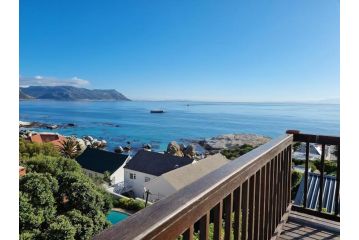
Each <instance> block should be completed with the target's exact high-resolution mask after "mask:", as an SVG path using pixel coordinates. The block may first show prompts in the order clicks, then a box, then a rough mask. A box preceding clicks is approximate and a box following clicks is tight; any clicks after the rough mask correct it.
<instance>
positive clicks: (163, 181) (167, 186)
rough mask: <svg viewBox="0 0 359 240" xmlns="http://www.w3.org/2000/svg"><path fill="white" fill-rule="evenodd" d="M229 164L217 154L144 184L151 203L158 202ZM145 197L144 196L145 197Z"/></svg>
mask: <svg viewBox="0 0 359 240" xmlns="http://www.w3.org/2000/svg"><path fill="white" fill-rule="evenodd" d="M228 162H230V161H229V160H227V158H226V157H224V156H223V155H222V154H220V153H218V154H215V155H212V156H209V157H207V158H205V159H202V160H200V161H195V162H193V163H192V164H188V165H186V166H184V167H181V168H178V169H175V170H172V171H170V172H167V173H165V174H162V175H161V176H159V177H157V178H155V179H153V180H151V181H149V182H146V183H145V184H144V186H145V189H146V191H147V193H146V194H148V200H149V201H151V202H156V201H159V200H161V199H163V198H165V197H167V196H169V195H172V194H173V193H175V192H177V191H178V190H180V189H182V188H184V187H185V186H187V185H189V184H191V183H193V182H195V181H196V180H198V179H200V178H201V177H203V176H205V175H207V174H209V173H210V172H212V171H214V170H216V169H218V168H220V167H222V166H223V165H225V164H227V163H228ZM145 197H146V196H145Z"/></svg>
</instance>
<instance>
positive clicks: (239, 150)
mask: <svg viewBox="0 0 359 240" xmlns="http://www.w3.org/2000/svg"><path fill="white" fill-rule="evenodd" d="M253 149H254V147H253V146H252V145H248V144H243V145H241V146H238V145H237V146H234V147H232V148H229V149H223V150H222V151H221V154H223V155H224V156H225V157H226V158H227V159H230V160H233V159H236V158H238V157H239V156H242V155H244V154H246V153H247V152H249V151H252V150H253Z"/></svg>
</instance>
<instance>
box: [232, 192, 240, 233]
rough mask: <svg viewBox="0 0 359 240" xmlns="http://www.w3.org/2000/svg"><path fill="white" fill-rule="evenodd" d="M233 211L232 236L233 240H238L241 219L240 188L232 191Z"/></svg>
mask: <svg viewBox="0 0 359 240" xmlns="http://www.w3.org/2000/svg"><path fill="white" fill-rule="evenodd" d="M233 194H234V197H233V208H234V209H233V210H234V227H233V236H234V239H235V240H238V239H240V226H239V224H240V219H241V187H238V188H237V189H236V190H234V193H233Z"/></svg>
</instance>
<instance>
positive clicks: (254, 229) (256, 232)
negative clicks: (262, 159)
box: [253, 170, 261, 239]
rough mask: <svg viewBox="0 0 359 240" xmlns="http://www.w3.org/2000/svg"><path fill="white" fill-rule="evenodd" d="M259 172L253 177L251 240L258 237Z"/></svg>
mask: <svg viewBox="0 0 359 240" xmlns="http://www.w3.org/2000/svg"><path fill="white" fill-rule="evenodd" d="M260 181H261V170H258V172H257V173H256V176H255V192H254V196H255V198H254V227H253V232H254V235H253V239H258V235H259V231H260V229H259V225H260V218H261V216H260V212H259V210H260V209H259V204H260V201H259V199H260V195H261V191H260V188H261V186H260V184H261V182H260Z"/></svg>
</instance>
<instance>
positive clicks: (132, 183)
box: [124, 168, 157, 198]
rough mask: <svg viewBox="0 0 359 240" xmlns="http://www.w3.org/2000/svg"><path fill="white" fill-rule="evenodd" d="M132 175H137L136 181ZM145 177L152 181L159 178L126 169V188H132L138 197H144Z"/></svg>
mask: <svg viewBox="0 0 359 240" xmlns="http://www.w3.org/2000/svg"><path fill="white" fill-rule="evenodd" d="M130 173H134V174H136V179H131V178H130ZM145 177H149V178H150V180H152V179H154V178H157V176H154V175H151V174H146V173H142V172H138V171H134V170H130V169H127V168H124V179H125V186H126V188H132V191H133V192H134V194H135V196H136V197H139V198H143V197H144V189H143V188H144V186H145Z"/></svg>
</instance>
